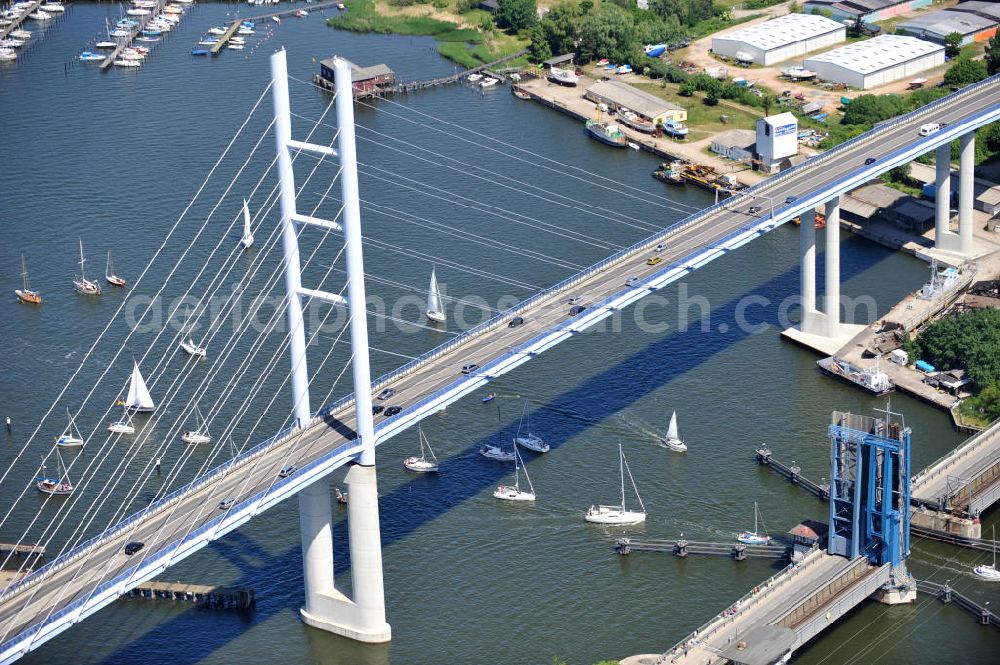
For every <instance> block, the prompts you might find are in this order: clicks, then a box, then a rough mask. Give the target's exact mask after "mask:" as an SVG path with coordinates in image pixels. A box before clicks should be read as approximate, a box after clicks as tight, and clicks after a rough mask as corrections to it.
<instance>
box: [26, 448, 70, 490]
mask: <svg viewBox="0 0 1000 665" xmlns="http://www.w3.org/2000/svg"><path fill="white" fill-rule="evenodd" d="M56 469H57V476H56V477H55V478H49V477H46V476H45V466H44V465H42V469H41V474H42V475H40V476H38V477H37V478H35V487H37V488H38V491H39V492H45V493H46V494H59V495H65V494H72V493H73V483H72V482H70V479H69V474H68V473H67V471H66V465H65V464H63V460H62V455H60V454H59V451H58V450H56Z"/></svg>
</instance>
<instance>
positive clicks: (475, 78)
mask: <svg viewBox="0 0 1000 665" xmlns="http://www.w3.org/2000/svg"><path fill="white" fill-rule="evenodd" d="M468 78H469V83H475V82H476V81H481V80H482V78H483V75H482V74H480V73H479V72H476V73H475V74H469V77H468Z"/></svg>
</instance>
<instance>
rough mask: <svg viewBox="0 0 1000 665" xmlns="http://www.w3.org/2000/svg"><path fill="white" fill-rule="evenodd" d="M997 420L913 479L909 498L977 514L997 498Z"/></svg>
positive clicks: (999, 440) (999, 427) (999, 438)
mask: <svg viewBox="0 0 1000 665" xmlns="http://www.w3.org/2000/svg"><path fill="white" fill-rule="evenodd" d="M998 485H1000V421H997V422H995V423H993V424H992V425H991V426H990V427H988V428H986V429H985V430H983V431H982V432H979V433H978V434H976V435H974V436H971V437H969V439H968V440H966V442H965V443H963V444H962V445H961V446H959V447H958V448H955V450H953V451H951V452H950V453H948V454H947V455H945V456H944V457H942V458H941V459H939V460H938V461H936V462H934V463H933V464H931V465H930V466H928V467H926V468H924V469H922V470H921V471H920V472H919V473H918V474H917V475H915V476H914V477H913V484H912V486H911V489H910V496H911V497H913V499H914V501H917V502H919V503H923V504H925V505H928V507H935V506H938V505H940V506H942V507H947V508H948V509H950V510H959V511H963V512H966V511H967V512H969V513H970V514H976V513H979V512H980V511H982V510H983V509H985V508H986V507H988V506H989V505H990V504H992V503H993V502H994V501H996V500H997V499H998V498H1000V496H998V494H1000V492H998V491H997V487H998Z"/></svg>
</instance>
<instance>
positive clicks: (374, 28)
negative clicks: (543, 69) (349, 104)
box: [327, 0, 527, 68]
mask: <svg viewBox="0 0 1000 665" xmlns="http://www.w3.org/2000/svg"><path fill="white" fill-rule="evenodd" d="M345 4H347V11H346V12H344V13H343V14H341V15H340V16H335V17H333V18H330V19H328V20H327V25H329V26H331V27H333V28H337V29H338V30H350V31H352V32H376V33H381V34H399V35H419V36H426V37H433V38H434V39H436V40H437V41H438V42H440V43H439V44H438V48H437V50H438V53H440V54H441V55H442V56H444V57H446V58H448V59H449V60H452V61H453V62H455V63H457V64H459V65H460V66H462V67H466V68H472V67H477V66H479V65H483V64H486V63H488V62H493V61H494V60H499V59H500V58H502V57H504V56H505V55H509V54H511V53H516V52H517V51H520V50H521V49H523V48H525V47H526V46H527V40H524V39H520V38H518V37H516V36H513V35H507V34H504V33H503V32H500V31H499V30H496V29H493V30H489V31H484V30H482V29H481V27H476V24H474V23H471V24H470V23H469V19H481V15H482V14H484V12H481V11H478V10H477V11H475V12H469V16H466V15H464V14H455V13H452V12H451V11H449V9H452V8H451V7H450V6H449V8H445V9H432V8H431V7H429V6H427V7H420V8H416V9H414V6H409V7H401V8H394V7H389V6H383V8H380V7H379V6H378V5H376V3H375V2H374V0H347V1H346V3H345ZM414 11H418V12H423V13H414ZM432 12H433V13H434V14H435V16H431V15H430V14H431V13H432ZM438 16H447V17H448V19H450V20H446V19H443V18H438ZM480 23H482V21H481V20H480ZM519 64H523V63H521V62H520V61H514V62H512V63H511V66H517V65H519Z"/></svg>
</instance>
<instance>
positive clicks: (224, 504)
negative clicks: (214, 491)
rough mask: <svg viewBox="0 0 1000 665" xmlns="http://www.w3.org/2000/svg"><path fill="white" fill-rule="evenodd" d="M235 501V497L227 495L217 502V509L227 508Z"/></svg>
mask: <svg viewBox="0 0 1000 665" xmlns="http://www.w3.org/2000/svg"><path fill="white" fill-rule="evenodd" d="M234 503H236V499H234V498H232V497H229V498H228V499H223V500H222V501H220V502H219V510H229V509H230V508H232V507H233V504H234Z"/></svg>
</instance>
